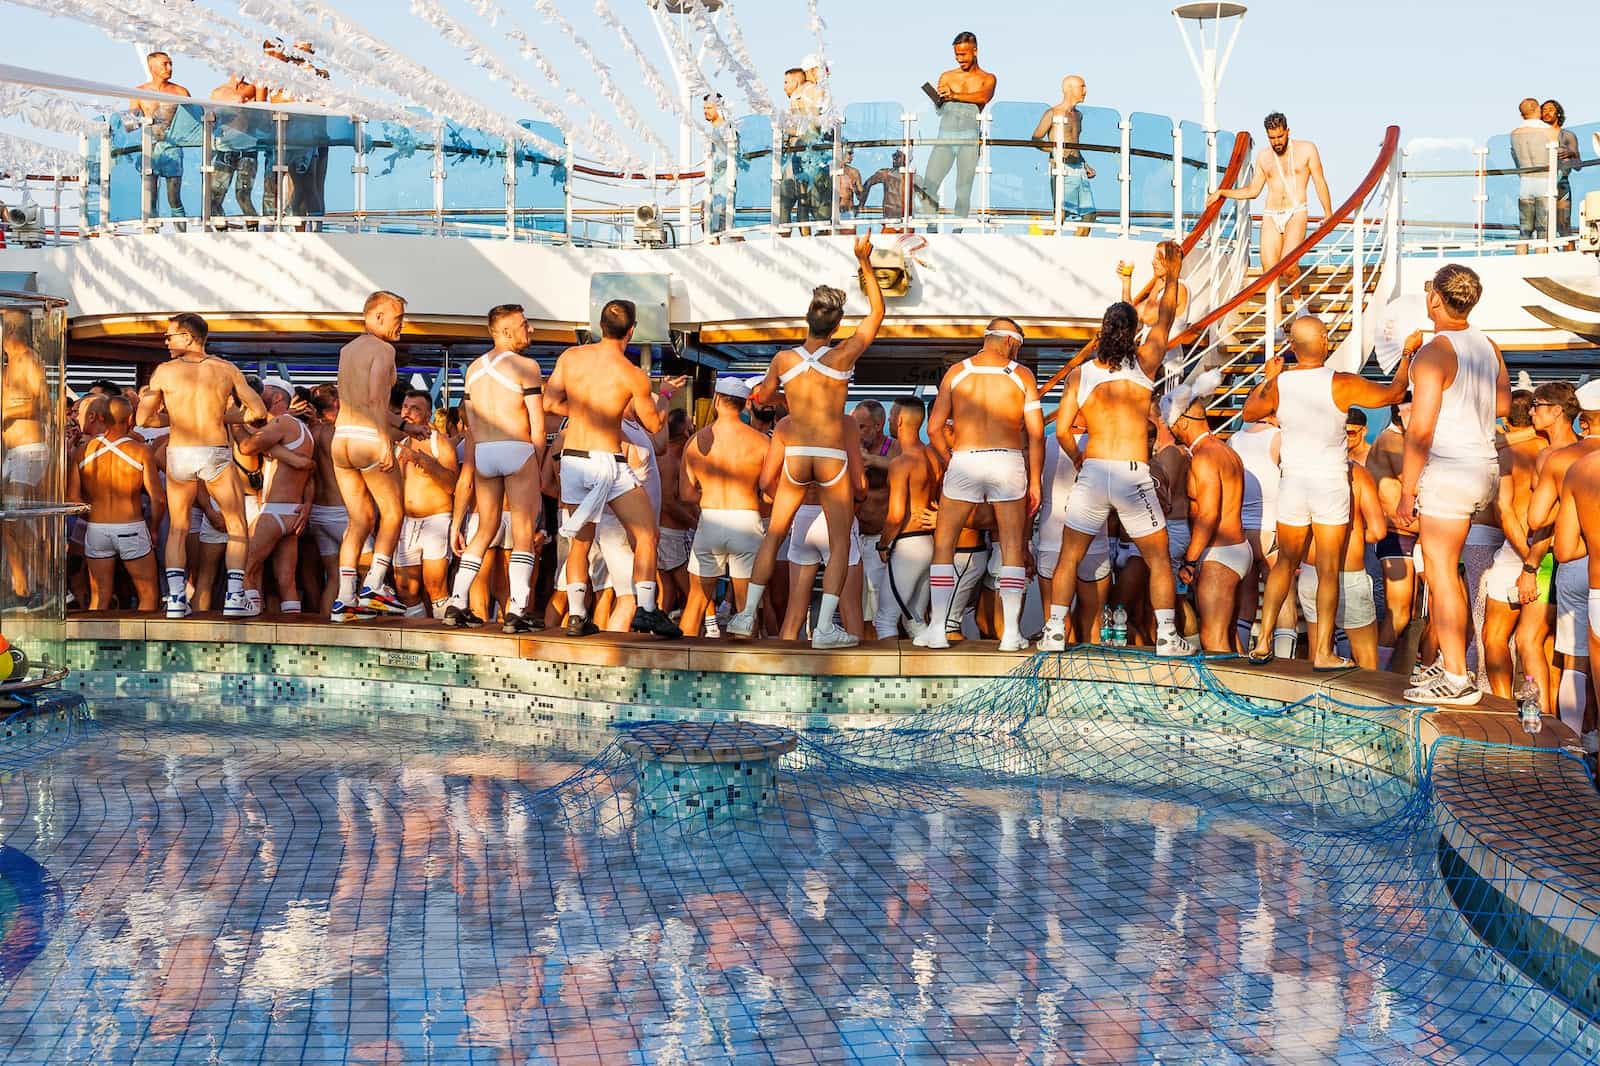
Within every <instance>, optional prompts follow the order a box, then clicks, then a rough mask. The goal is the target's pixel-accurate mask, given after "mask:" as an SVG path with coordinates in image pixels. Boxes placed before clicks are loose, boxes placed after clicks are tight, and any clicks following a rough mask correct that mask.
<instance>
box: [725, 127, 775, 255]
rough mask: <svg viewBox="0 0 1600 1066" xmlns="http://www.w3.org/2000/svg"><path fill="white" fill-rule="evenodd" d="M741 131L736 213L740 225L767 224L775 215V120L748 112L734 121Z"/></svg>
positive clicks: (736, 184) (736, 183) (735, 198)
mask: <svg viewBox="0 0 1600 1066" xmlns="http://www.w3.org/2000/svg"><path fill="white" fill-rule="evenodd" d="M735 129H736V130H737V132H738V143H737V147H736V157H737V160H738V172H737V173H736V174H735V175H734V190H733V191H734V197H733V201H734V217H733V224H734V226H735V227H738V226H765V225H767V224H768V223H770V222H772V221H773V218H772V168H773V166H774V165H775V163H776V161H775V160H774V159H773V154H772V121H771V119H769V118H767V116H765V115H748V116H746V117H744V118H742V119H740V120H739V121H738V122H737V123H735Z"/></svg>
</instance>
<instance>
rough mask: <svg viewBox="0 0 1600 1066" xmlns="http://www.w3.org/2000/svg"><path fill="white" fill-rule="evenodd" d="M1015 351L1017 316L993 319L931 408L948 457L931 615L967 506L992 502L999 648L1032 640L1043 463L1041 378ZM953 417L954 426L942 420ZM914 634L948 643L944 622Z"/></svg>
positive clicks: (950, 573) (924, 643)
mask: <svg viewBox="0 0 1600 1066" xmlns="http://www.w3.org/2000/svg"><path fill="white" fill-rule="evenodd" d="M1021 351H1022V327H1021V326H1019V325H1018V324H1017V322H1016V320H1015V319H1011V318H996V319H993V320H991V321H990V323H989V326H988V328H987V329H986V330H984V334H983V348H982V350H980V351H979V352H978V354H977V355H974V356H971V357H969V358H966V359H963V360H961V362H959V363H957V364H956V365H955V366H953V367H951V368H950V369H949V370H947V371H945V375H944V380H943V381H941V382H940V383H939V395H938V396H937V397H936V398H935V399H934V401H933V410H932V412H931V413H930V414H929V416H928V442H929V443H930V444H931V445H932V446H933V450H934V451H935V452H937V453H938V455H939V459H940V461H941V462H942V463H943V464H944V466H945V472H944V483H943V488H942V489H941V492H940V504H939V519H938V522H937V524H936V525H935V526H934V530H933V565H932V567H930V568H929V571H928V591H929V602H930V605H931V609H932V615H933V617H934V618H944V617H946V616H947V615H948V613H949V610H950V601H951V599H952V598H953V597H954V596H955V591H956V567H955V558H956V557H955V553H956V541H957V540H958V539H959V538H960V536H961V531H962V529H964V528H965V527H966V524H967V520H968V519H969V518H971V517H972V512H973V509H974V508H976V507H977V506H978V505H979V504H985V503H986V504H989V505H990V506H991V507H993V508H994V514H995V520H996V524H997V525H998V526H999V533H1000V575H999V588H998V591H999V593H1000V605H1001V615H1002V617H1001V628H1000V650H1001V651H1022V650H1023V649H1024V648H1026V647H1027V646H1028V641H1027V638H1026V637H1024V636H1023V635H1022V600H1023V597H1024V596H1025V595H1026V594H1027V590H1028V570H1027V541H1028V534H1029V531H1030V526H1029V522H1030V520H1031V519H1032V517H1033V513H1034V512H1035V511H1037V510H1038V509H1039V496H1040V478H1041V477H1042V476H1043V470H1044V414H1043V413H1042V412H1041V411H1040V408H1039V384H1038V382H1036V381H1035V380H1034V377H1033V371H1031V370H1029V369H1028V368H1027V367H1025V366H1023V365H1021V364H1020V363H1018V362H1017V355H1018V354H1019V353H1020V352H1021ZM952 422H953V423H954V427H953V429H952V428H951V427H950V426H949V425H947V423H952ZM952 437H953V438H954V439H953V440H952V439H951V438H952ZM913 642H914V643H915V644H916V645H917V646H918V647H919V648H948V647H949V646H950V640H949V637H948V636H947V635H946V633H945V627H944V626H938V625H935V626H928V627H926V628H925V629H923V631H922V633H921V634H919V635H918V636H916V637H915V638H913Z"/></svg>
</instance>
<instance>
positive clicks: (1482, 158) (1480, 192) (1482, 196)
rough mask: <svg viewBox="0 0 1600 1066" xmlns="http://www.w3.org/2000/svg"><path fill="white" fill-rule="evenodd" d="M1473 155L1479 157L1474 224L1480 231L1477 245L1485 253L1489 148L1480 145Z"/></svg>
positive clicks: (1474, 195)
mask: <svg viewBox="0 0 1600 1066" xmlns="http://www.w3.org/2000/svg"><path fill="white" fill-rule="evenodd" d="M1472 154H1473V155H1475V156H1477V157H1478V164H1477V170H1478V176H1477V185H1478V187H1477V191H1476V192H1474V193H1473V194H1472V200H1473V204H1474V206H1475V207H1476V208H1477V214H1476V216H1475V223H1474V224H1475V225H1476V227H1477V231H1478V237H1477V242H1476V244H1477V248H1478V250H1479V251H1480V252H1481V251H1483V225H1484V217H1485V213H1486V212H1487V210H1488V204H1489V175H1488V173H1487V171H1488V169H1489V148H1488V146H1487V145H1482V144H1480V145H1478V147H1476V148H1474V149H1473V150H1472Z"/></svg>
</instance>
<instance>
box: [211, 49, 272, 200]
mask: <svg viewBox="0 0 1600 1066" xmlns="http://www.w3.org/2000/svg"><path fill="white" fill-rule="evenodd" d="M265 98H266V92H265V91H264V90H262V89H260V88H259V87H257V86H255V85H252V84H251V83H250V82H248V81H245V79H244V77H243V75H240V74H235V75H233V76H232V77H230V78H229V79H228V80H227V81H225V82H223V83H222V84H221V85H219V86H217V87H216V88H215V89H212V90H211V99H213V100H215V101H217V102H218V103H224V104H252V103H256V102H258V101H260V100H263V99H265ZM259 115H261V112H259V111H249V110H244V109H241V110H239V111H234V112H224V113H222V114H220V115H219V116H218V118H219V121H218V122H217V124H216V127H215V128H214V130H213V132H212V135H211V140H212V150H211V178H210V182H209V183H208V188H207V190H206V191H207V198H208V199H209V201H210V210H211V224H212V226H213V227H217V226H221V225H222V223H221V222H219V221H218V219H220V218H221V217H222V214H223V210H222V201H223V198H224V197H226V196H227V195H228V186H229V185H232V186H233V200H234V203H235V204H237V205H238V207H239V214H241V215H243V216H245V217H246V218H254V217H255V215H256V206H255V203H254V202H253V201H252V200H251V196H252V194H253V193H254V191H255V187H256V169H257V145H258V143H259V141H260V140H261V137H260V133H259V132H258V131H257V130H255V129H253V128H252V127H253V125H254V124H255V120H256V118H257V116H259ZM262 126H263V129H265V128H267V126H266V124H265V123H263V124H262Z"/></svg>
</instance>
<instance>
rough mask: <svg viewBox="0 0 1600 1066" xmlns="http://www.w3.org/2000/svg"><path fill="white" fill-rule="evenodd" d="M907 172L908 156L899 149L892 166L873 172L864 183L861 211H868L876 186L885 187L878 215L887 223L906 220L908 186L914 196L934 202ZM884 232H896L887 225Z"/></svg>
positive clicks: (914, 177)
mask: <svg viewBox="0 0 1600 1066" xmlns="http://www.w3.org/2000/svg"><path fill="white" fill-rule="evenodd" d="M905 171H906V154H905V153H904V152H902V151H900V150H899V149H898V148H897V149H895V153H894V156H893V158H892V160H891V165H890V166H886V167H882V168H880V169H878V170H875V171H873V172H872V176H871V177H870V178H868V179H867V180H866V181H865V182H863V183H862V186H861V209H862V210H863V211H865V210H866V208H867V196H868V194H869V193H871V192H872V188H873V186H875V185H882V186H883V203H882V204H880V205H879V206H878V213H879V214H881V215H882V216H883V218H884V221H885V222H890V221H893V222H901V221H903V220H904V219H905V215H906V203H905V199H906V198H905V190H906V186H907V185H908V184H909V185H910V186H911V189H912V192H913V195H916V196H921V197H922V198H923V199H925V200H932V199H933V197H931V196H929V195H928V191H927V190H926V189H924V188H923V187H922V185H921V184H920V183H918V182H917V180H916V176H915V175H908V174H907V173H906V172H905ZM883 231H884V232H885V233H891V232H894V231H893V230H892V228H891V227H889V226H887V225H886V226H885V227H884V230H883Z"/></svg>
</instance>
